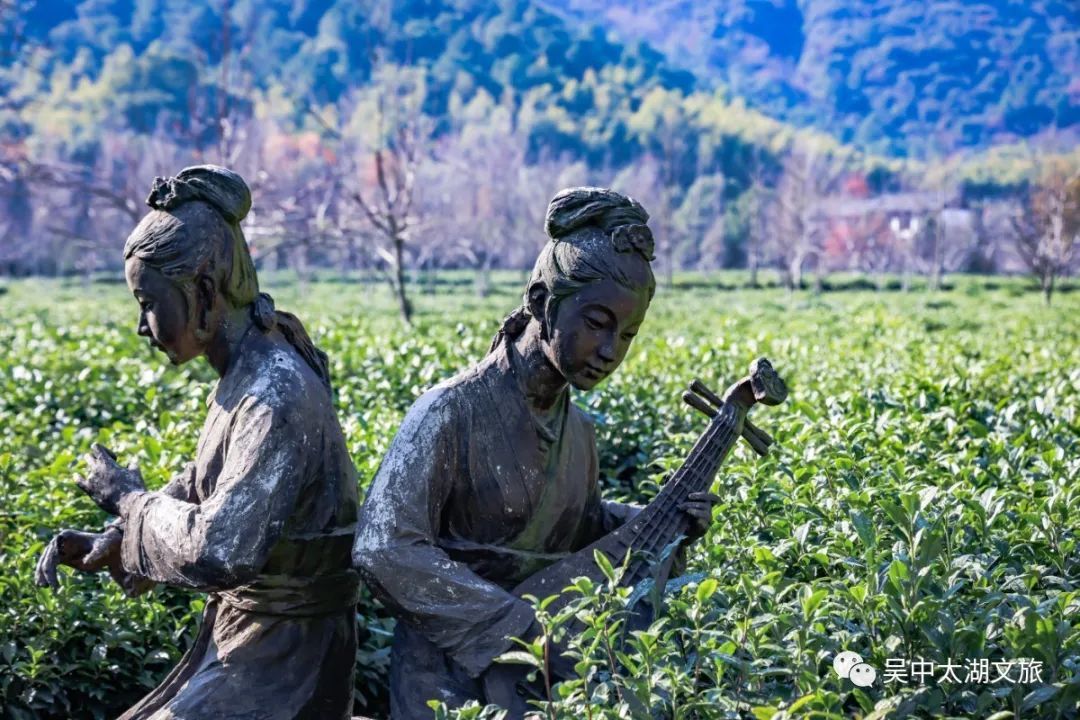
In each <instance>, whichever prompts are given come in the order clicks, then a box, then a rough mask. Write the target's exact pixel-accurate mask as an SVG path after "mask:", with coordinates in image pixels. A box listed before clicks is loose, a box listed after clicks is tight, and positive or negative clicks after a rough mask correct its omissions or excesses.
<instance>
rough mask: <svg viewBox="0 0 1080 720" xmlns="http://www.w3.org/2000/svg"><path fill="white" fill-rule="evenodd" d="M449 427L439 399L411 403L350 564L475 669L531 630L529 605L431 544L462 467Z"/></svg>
mask: <svg viewBox="0 0 1080 720" xmlns="http://www.w3.org/2000/svg"><path fill="white" fill-rule="evenodd" d="M455 437H456V428H455V423H454V419H453V417H452V413H450V412H449V411H448V409H447V408H446V407H445V405H444V404H441V403H439V402H438V401H432V398H430V397H428V396H425V397H424V398H421V399H420V400H419V401H418V402H417V404H416V405H414V406H413V408H412V410H410V411H409V414H408V415H407V416H406V418H405V421H404V422H403V423H402V426H401V429H400V430H399V431H398V434H397V436H396V437H395V438H394V441H393V443H392V444H391V447H390V449H389V451H388V452H387V454H386V456H385V457H384V458H383V461H382V463H381V464H380V466H379V470H378V472H377V473H376V475H375V479H374V480H373V481H372V484H371V487H370V488H369V491H368V495H367V498H366V500H365V502H364V506H363V508H362V510H361V513H360V519H359V522H358V525H357V536H356V542H355V545H354V547H353V564H354V565H355V566H356V567H357V568H358V569H359V570H360V571H361V573H362V575H363V577H364V578H365V580H366V582H367V583H368V585H369V587H371V589H372V591H373V592H374V593H375V595H376V596H377V597H378V598H379V599H380V601H382V602H383V603H384V604H386V605H387V606H388V607H389V608H390V609H391V611H392V612H393V613H394V614H395V615H397V617H398V618H399V619H400V620H402V621H404V622H406V623H408V624H409V625H410V626H411V627H412V628H414V629H415V630H417V631H418V632H420V633H421V634H422V635H424V636H425V637H426V638H427V639H428V640H430V641H431V642H432V643H434V644H435V645H436V646H438V647H439V648H440V649H442V650H443V651H444V652H446V653H447V654H448V655H449V656H450V657H451V658H452V659H454V660H455V661H456V662H457V663H458V664H460V665H461V666H462V667H463V668H464V669H465V670H466V671H467V672H468V673H469V674H470V675H472V676H473V677H478V676H479V675H480V674H481V673H483V672H484V670H485V669H487V667H488V666H489V665H490V664H491V662H492V661H493V660H494V658H495V657H497V656H498V655H500V654H502V653H503V652H506V651H507V650H509V649H510V648H511V645H512V642H511V640H509V638H510V637H523V636H528V635H529V634H530V632H531V629H532V625H533V621H534V618H535V615H534V612H533V610H532V607H531V606H530V605H529V604H528V603H526V602H524V601H522V600H520V599H519V598H517V597H515V596H513V595H511V594H510V593H509V592H507V591H506V590H504V589H502V588H501V587H499V586H498V585H496V584H495V583H492V582H489V581H487V580H485V579H483V578H481V577H480V576H479V575H477V574H476V573H474V572H473V571H472V570H471V569H470V568H469V567H468V566H467V565H464V564H462V563H459V562H455V561H453V560H451V559H450V557H449V556H448V555H447V553H446V552H445V551H444V550H442V549H441V548H440V547H439V546H438V544H437V537H438V532H439V528H440V525H441V523H440V518H441V514H442V508H443V505H444V503H445V501H446V498H447V497H448V494H449V491H450V489H451V487H452V485H453V480H454V478H453V474H454V473H455V472H457V471H456V468H457V467H458V463H457V462H456V461H455V457H454V449H453V448H454V446H455V441H454V438H455Z"/></svg>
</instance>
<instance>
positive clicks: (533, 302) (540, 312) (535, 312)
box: [526, 280, 551, 340]
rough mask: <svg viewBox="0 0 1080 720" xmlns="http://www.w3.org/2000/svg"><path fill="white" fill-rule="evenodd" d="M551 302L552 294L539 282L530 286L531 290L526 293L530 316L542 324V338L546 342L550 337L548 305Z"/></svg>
mask: <svg viewBox="0 0 1080 720" xmlns="http://www.w3.org/2000/svg"><path fill="white" fill-rule="evenodd" d="M550 300H551V293H550V292H549V291H548V289H547V286H545V285H544V283H542V282H540V281H539V280H537V281H536V282H534V283H533V284H531V285H529V290H528V292H527V293H526V301H527V303H528V308H529V314H530V315H532V316H533V317H534V318H536V321H537V322H539V323H540V337H541V338H543V339H545V340H546V339H547V337H548V322H549V318H548V305H549V301H550Z"/></svg>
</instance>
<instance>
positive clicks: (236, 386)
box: [217, 336, 331, 417]
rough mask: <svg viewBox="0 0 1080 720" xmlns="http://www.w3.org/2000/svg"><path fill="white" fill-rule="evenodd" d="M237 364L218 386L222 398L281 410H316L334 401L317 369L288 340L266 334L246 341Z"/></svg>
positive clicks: (248, 405)
mask: <svg viewBox="0 0 1080 720" xmlns="http://www.w3.org/2000/svg"><path fill="white" fill-rule="evenodd" d="M242 347H243V352H242V354H241V355H240V357H238V358H237V359H236V361H235V367H233V368H230V370H229V372H228V373H227V374H226V376H225V377H224V378H222V381H221V383H219V386H218V392H217V395H218V399H219V401H221V402H223V403H224V402H228V401H229V400H232V401H233V403H236V404H239V403H240V401H243V404H244V405H245V406H247V407H265V408H268V409H272V410H275V411H280V412H289V413H300V414H302V415H304V416H305V417H310V416H311V414H312V413H313V412H315V411H316V410H318V409H319V408H321V407H322V406H324V405H328V404H330V403H331V398H330V394H329V392H328V391H327V388H326V386H325V385H324V384H323V382H322V380H321V379H320V378H319V376H318V375H317V374H316V373H315V371H314V370H313V369H312V368H311V366H309V365H308V364H307V362H305V361H304V359H303V358H302V357H301V356H300V353H298V352H297V351H296V350H295V349H293V348H292V347H291V346H290V345H289V344H288V343H287V342H274V341H273V340H272V339H270V338H267V337H265V336H262V337H258V336H257V337H254V338H251V339H250V341H248V342H245V343H243V346H242Z"/></svg>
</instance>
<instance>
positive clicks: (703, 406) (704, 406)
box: [682, 390, 716, 417]
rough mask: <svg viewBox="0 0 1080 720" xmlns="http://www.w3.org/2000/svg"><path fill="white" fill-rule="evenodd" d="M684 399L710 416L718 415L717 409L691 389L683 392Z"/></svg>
mask: <svg viewBox="0 0 1080 720" xmlns="http://www.w3.org/2000/svg"><path fill="white" fill-rule="evenodd" d="M682 399H683V402H685V403H686V404H687V405H689V406H690V407H692V408H694V409H695V410H699V411H701V412H703V413H705V414H706V415H708V416H709V417H716V409H715V408H713V407H712V406H711V405H709V403H707V402H705V401H704V400H702V399H701V398H700V397H698V396H697V395H695V394H694V393H692V392H690V391H689V390H687V391H686V392H684V393H683V394H682Z"/></svg>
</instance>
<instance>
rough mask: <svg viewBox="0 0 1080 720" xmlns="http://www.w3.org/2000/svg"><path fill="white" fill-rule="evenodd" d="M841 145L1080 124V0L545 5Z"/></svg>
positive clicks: (953, 144) (939, 141)
mask: <svg viewBox="0 0 1080 720" xmlns="http://www.w3.org/2000/svg"><path fill="white" fill-rule="evenodd" d="M542 1H543V3H544V5H545V7H548V8H549V9H551V10H553V11H554V12H558V13H560V14H562V15H563V16H564V17H567V18H572V19H575V20H577V21H580V22H598V23H603V24H605V25H607V26H608V27H610V28H611V29H612V30H613V31H614V32H615V33H616V34H617V35H618V36H619V37H620V38H622V39H624V40H632V39H641V40H645V41H647V42H649V43H651V44H652V45H654V46H655V47H657V48H659V49H660V50H662V51H664V52H665V53H666V54H667V56H668V58H669V60H671V61H674V62H676V63H677V64H680V65H682V66H684V67H686V68H688V69H691V70H693V71H694V72H695V73H696V74H697V76H698V78H699V80H701V81H703V82H705V83H710V82H711V83H715V84H719V85H722V86H723V87H725V88H727V89H728V90H729V91H730V92H731V93H732V94H734V95H736V96H741V97H745V98H746V99H747V101H748V103H749V104H750V105H751V106H752V107H756V108H758V109H761V110H763V111H764V112H766V113H768V114H770V115H772V116H774V117H777V118H780V119H784V120H788V121H793V122H796V123H800V124H810V125H814V126H816V127H819V128H823V129H828V130H829V131H830V132H832V133H834V134H835V135H837V137H838V138H839V139H840V140H841V141H843V142H854V143H857V144H859V145H862V146H864V147H868V148H871V149H874V150H877V151H882V152H888V153H890V154H906V153H907V151H908V150H909V149H913V150H914V151H915V153H916V154H920V155H927V154H935V153H939V152H946V151H950V150H953V149H956V148H960V147H979V146H987V145H990V144H996V143H1001V142H1010V141H1014V140H1016V139H1018V138H1023V137H1030V136H1032V135H1035V134H1038V133H1044V134H1045V133H1050V132H1058V133H1067V134H1070V135H1072V136H1075V135H1076V133H1077V128H1078V125H1080V80H1077V79H1076V78H1077V77H1078V76H1080V5H1077V4H1076V3H1075V2H1074V1H1073V0H1030V1H1029V2H988V1H985V0H923V1H922V2H919V1H918V0H661V1H659V2H648V1H647V0H542Z"/></svg>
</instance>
